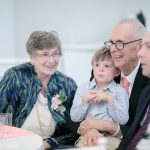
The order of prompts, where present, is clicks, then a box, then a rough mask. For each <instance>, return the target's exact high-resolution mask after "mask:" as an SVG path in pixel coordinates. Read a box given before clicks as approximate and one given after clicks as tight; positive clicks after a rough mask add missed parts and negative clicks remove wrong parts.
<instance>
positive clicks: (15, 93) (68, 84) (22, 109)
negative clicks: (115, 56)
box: [0, 63, 77, 145]
mask: <svg viewBox="0 0 150 150" xmlns="http://www.w3.org/2000/svg"><path fill="white" fill-rule="evenodd" d="M41 85H42V84H41V81H40V80H39V79H38V78H37V74H36V72H35V71H34V67H33V65H31V63H25V64H21V65H18V66H15V67H12V68H10V69H8V70H7V71H6V72H5V74H4V76H3V78H2V80H1V81H0V112H12V113H13V122H12V124H13V126H16V127H21V126H22V125H23V123H24V121H25V119H26V117H27V116H28V115H29V114H30V112H31V110H32V108H33V106H34V104H35V103H36V100H37V95H38V93H39V92H40V90H41ZM76 88H77V85H76V83H75V81H74V80H73V79H71V78H70V77H68V76H66V75H64V74H62V73H61V72H59V71H56V72H55V73H54V74H53V75H52V77H51V79H50V81H49V83H48V86H47V91H46V92H47V97H48V107H49V111H50V112H51V113H52V115H53V118H54V120H55V122H56V129H55V132H54V135H53V136H52V137H50V138H49V139H48V140H47V141H48V142H49V143H50V144H51V145H55V144H56V143H59V144H69V142H70V140H71V139H72V134H71V133H70V129H69V125H68V122H69V121H70V107H71V105H72V100H73V98H74V94H75V91H76ZM60 91H61V92H63V94H64V95H65V96H66V97H67V99H66V100H65V102H64V103H63V106H64V108H65V111H64V112H61V111H56V110H55V109H52V107H51V106H52V98H53V97H55V95H57V94H59V93H60Z"/></svg>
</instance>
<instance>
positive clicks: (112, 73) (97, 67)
mask: <svg viewBox="0 0 150 150" xmlns="http://www.w3.org/2000/svg"><path fill="white" fill-rule="evenodd" d="M92 69H93V74H94V78H95V81H96V83H97V87H106V86H107V85H108V84H110V83H111V82H112V81H113V79H114V77H116V76H118V75H119V74H120V71H119V70H118V69H117V68H116V67H115V66H114V63H113V60H112V59H111V58H106V59H101V58H100V59H99V61H95V62H93V65H92Z"/></svg>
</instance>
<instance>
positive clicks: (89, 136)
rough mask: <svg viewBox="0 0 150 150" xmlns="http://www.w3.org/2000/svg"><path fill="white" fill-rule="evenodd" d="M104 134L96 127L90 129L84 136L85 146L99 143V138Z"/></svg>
mask: <svg viewBox="0 0 150 150" xmlns="http://www.w3.org/2000/svg"><path fill="white" fill-rule="evenodd" d="M102 136H103V135H102V134H101V133H100V132H99V131H98V130H96V129H90V130H88V131H87V132H86V133H85V134H84V136H83V137H82V140H83V144H84V145H85V146H93V145H96V144H97V140H98V139H99V138H100V137H102Z"/></svg>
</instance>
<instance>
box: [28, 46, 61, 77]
mask: <svg viewBox="0 0 150 150" xmlns="http://www.w3.org/2000/svg"><path fill="white" fill-rule="evenodd" d="M59 58H60V55H59V50H58V48H56V47H54V48H50V49H43V50H39V51H37V52H36V54H35V55H31V56H30V61H31V63H32V64H33V65H34V67H35V70H36V72H37V74H38V77H39V78H41V79H42V78H46V77H48V78H49V77H51V75H52V74H54V72H55V71H56V70H57V66H58V63H59Z"/></svg>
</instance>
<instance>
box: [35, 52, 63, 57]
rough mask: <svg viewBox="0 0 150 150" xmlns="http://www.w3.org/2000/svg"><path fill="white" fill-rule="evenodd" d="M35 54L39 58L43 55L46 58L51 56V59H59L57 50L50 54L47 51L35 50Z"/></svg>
mask: <svg viewBox="0 0 150 150" xmlns="http://www.w3.org/2000/svg"><path fill="white" fill-rule="evenodd" d="M35 55H36V56H40V58H44V57H45V58H44V59H48V58H50V57H52V58H53V59H59V58H60V56H61V54H60V52H59V51H56V52H54V53H52V54H49V53H37V52H36V53H35Z"/></svg>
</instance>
